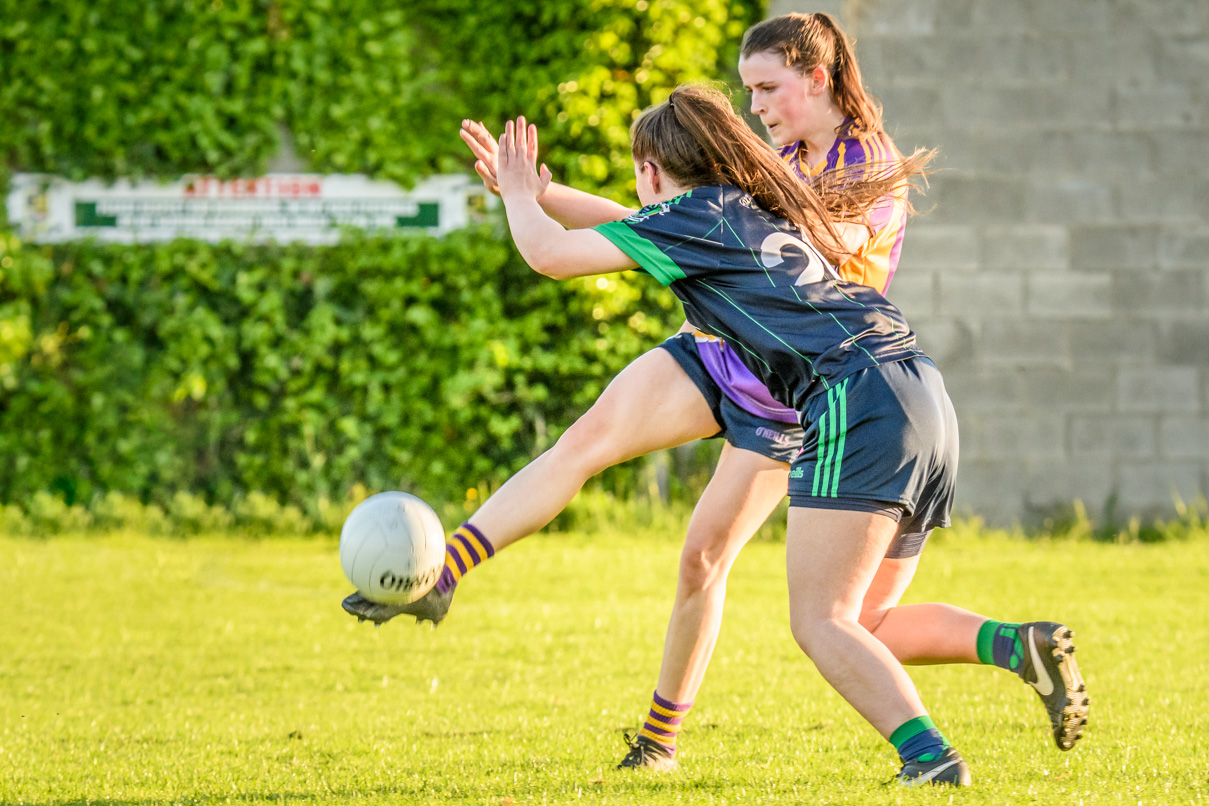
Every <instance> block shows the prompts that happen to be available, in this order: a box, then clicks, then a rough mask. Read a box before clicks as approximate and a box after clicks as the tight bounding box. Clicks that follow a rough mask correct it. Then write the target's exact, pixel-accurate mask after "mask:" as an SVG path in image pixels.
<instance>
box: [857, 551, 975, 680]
mask: <svg viewBox="0 0 1209 806" xmlns="http://www.w3.org/2000/svg"><path fill="white" fill-rule="evenodd" d="M918 566H919V556H915V557H908V558H905V559H897V560H888V559H887V560H882V562H881V565H880V566H879V567H878V569H877V574H876V575H875V576H874V577H873V583H872V584H871V585H870V586H869V592H868V593H867V594H865V600H864V602H863V604H862V607H861V617H860V623H861V626H863V627H864V628H865V629H867V630H869V631H870V632H871V633H873V636H874V637H875V638H877V640H879V641H881V642H882V643H883V644H885V645H886V648H887V649H889V650H890V651H891V652H893V653H894V657H896V658H897V659H898V661H899V663H903V664H907V665H924V664H932V663H979V662H980V661H979V660H978V631H979V629H981V628H982V625H983V624H984V623H985V622H986V620H987V617H986V616H980V615H978V614H977V613H971V612H970V611H969V610H963V609H961V608H960V607H954V606H953V605H947V604H937V603H929V604H915V605H904V606H899V604H898V601H899V599H901V598H902V595H903V593H904V592H905V591H906V590H907V585H909V584H910V583H911V579H912V578H913V577H914V576H915V569H916V568H917V567H918Z"/></svg>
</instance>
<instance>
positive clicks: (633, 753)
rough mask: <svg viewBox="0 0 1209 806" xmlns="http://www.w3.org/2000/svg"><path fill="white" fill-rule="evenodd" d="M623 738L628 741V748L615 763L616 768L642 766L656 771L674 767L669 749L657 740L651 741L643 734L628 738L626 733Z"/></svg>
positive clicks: (673, 758)
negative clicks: (619, 760)
mask: <svg viewBox="0 0 1209 806" xmlns="http://www.w3.org/2000/svg"><path fill="white" fill-rule="evenodd" d="M625 740H626V742H627V743H629V745H630V750H629V752H628V753H626V754H625V758H623V759H622V760H621V763H620V764H618V765H617V769H619V770H624V769H628V768H631V767H644V768H646V769H648V770H656V771H658V772H666V771H667V770H674V769H676V757H675V756H673V755H672V751H671V750H669V749H667V748H666V747H664V746H663V745H661V744H659V742H656V741H652V740H651V739H648V738H647V737H645V736H635V737H633V738H630V735H629V734H626V737H625Z"/></svg>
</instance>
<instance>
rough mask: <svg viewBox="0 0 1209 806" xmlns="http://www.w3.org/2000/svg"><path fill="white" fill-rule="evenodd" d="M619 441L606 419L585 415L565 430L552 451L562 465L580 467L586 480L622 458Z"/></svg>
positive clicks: (570, 470) (567, 470)
mask: <svg viewBox="0 0 1209 806" xmlns="http://www.w3.org/2000/svg"><path fill="white" fill-rule="evenodd" d="M617 444H618V440H617V439H615V438H614V434H613V431H612V427H611V424H610V423H609V422H608V421H607V420H605V419H603V418H590V417H588V416H587V415H584V416H583V417H580V418H579V419H578V420H576V421H575V422H574V423H572V425H571V427H570V428H568V429H567V430H566V431H564V432H563V435H562V436H561V437H559V438H558V442H556V443H555V444H554V447H553V448H552V449H551V450H552V451H553V452H554V454H555V455H556V457H557V462H558V466H559V467H560V468H563V469H564V470H565V471H566V472H575V471H577V470H578V471H579V472H580V474H581V475H583V476H584V478H585V479H587V478H590V477H592V476H594V475H596V474H597V473H599V472H600V471H602V470H604V469H605V468H607V467H611V466H613V465H615V464H617V462H618V461H620V457H618V455H617V451H616V447H615V446H616V445H617Z"/></svg>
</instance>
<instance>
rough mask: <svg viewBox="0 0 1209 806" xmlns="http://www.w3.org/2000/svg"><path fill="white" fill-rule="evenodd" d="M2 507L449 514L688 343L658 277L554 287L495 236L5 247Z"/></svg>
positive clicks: (1, 254)
mask: <svg viewBox="0 0 1209 806" xmlns="http://www.w3.org/2000/svg"><path fill="white" fill-rule="evenodd" d="M0 266H2V267H3V269H2V271H0V389H2V390H3V398H2V399H0V455H3V456H4V457H5V462H4V463H2V464H0V502H13V501H17V502H20V501H26V500H29V499H31V498H32V496H33V495H34V494H36V493H38V492H40V491H47V490H54V491H57V492H58V493H60V494H61V495H63V496H64V497H65V499H66V500H67V501H68V502H71V501H75V500H89V499H90V498H91V497H92V496H94V495H96V494H99V493H103V492H107V491H119V492H124V493H130V494H134V495H137V496H139V497H140V498H141V499H142V500H162V501H166V500H168V499H170V498H171V497H172V496H173V495H174V494H175V493H176V492H178V491H189V492H194V493H201V494H204V495H205V496H206V497H207V498H209V499H211V500H218V501H224V502H228V501H231V500H232V499H233V498H234V497H235V496H236V495H238V494H241V493H245V492H248V491H258V492H262V493H267V494H270V495H273V496H277V497H278V498H279V499H280V500H283V501H294V502H307V501H312V500H316V499H319V498H333V499H336V498H340V497H342V496H343V495H344V494H345V493H346V491H347V490H348V489H349V488H350V487H351V486H353V485H354V484H358V483H359V484H362V485H365V486H366V487H368V488H369V489H387V488H396V487H403V488H406V489H410V490H413V491H416V492H419V493H421V494H426V495H432V496H435V497H438V498H441V499H444V500H449V498H450V497H455V496H461V495H462V494H464V492H465V490H466V489H468V488H471V487H478V486H480V485H485V486H488V487H490V486H494V485H495V484H498V483H499V482H501V481H502V480H503V479H505V478H507V476H509V475H510V474H511V473H513V472H514V471H515V470H517V469H519V468H520V467H521V466H522V465H523V464H524V463H525V462H526V461H528V459H530V458H531V457H533V456H535V455H536V454H537V453H539V452H541V451H542V450H543V449H544V448H545V447H547V446H548V445H549V444H550V443H551V440H552V439H553V438H554V437H555V436H556V435H557V433H558V431H559V429H560V428H561V427H565V426H566V425H569V424H570V423H571V422H572V421H573V420H574V418H575V417H576V416H577V414H578V413H579V412H581V411H582V410H584V409H585V408H586V407H587V406H588V405H590V404H591V402H592V401H593V400H594V399H595V397H596V396H597V395H598V394H599V393H600V391H601V390H602V389H603V386H604V384H605V383H607V381H608V380H609V379H610V378H611V377H612V376H613V375H614V374H615V373H616V372H617V371H619V370H620V369H621V368H622V367H623V366H624V365H625V364H626V363H628V362H629V361H630V360H631V359H632V358H633V357H634V356H636V355H638V354H639V353H641V352H642V351H644V350H646V349H648V348H649V347H650V346H652V345H653V344H654V343H656V342H657V341H658V340H659V339H660V338H662V337H663V336H664V335H665V334H666V333H668V332H670V331H672V330H674V329H675V327H676V326H677V325H678V324H679V321H680V317H681V316H682V313H681V310H680V307H679V304H678V303H677V302H676V301H675V299H674V298H673V297H672V296H671V295H670V294H668V293H667V292H666V291H664V290H662V289H661V288H660V287H659V286H658V285H657V284H656V283H654V282H653V281H649V280H647V281H646V282H641V281H639V282H627V281H626V280H625V279H624V278H589V279H585V280H578V281H572V282H568V283H556V282H554V281H551V280H547V279H545V278H542V277H540V276H538V275H537V274H535V273H533V272H532V271H531V270H530V269H529V268H528V267H527V266H526V265H525V264H524V263H523V261H521V260H520V258H519V256H518V255H517V254H516V252H515V251H514V250H513V249H512V248H511V247H510V246H508V245H506V244H505V243H503V242H502V241H501V240H500V239H499V237H498V233H495V232H493V231H492V230H491V229H490V228H489V227H488V226H477V227H474V228H471V229H468V230H466V231H463V232H459V233H455V234H452V235H450V236H448V237H447V238H445V239H443V240H439V239H435V238H429V237H423V236H419V237H410V238H372V237H361V236H356V235H350V236H349V238H348V239H347V240H346V241H345V242H343V243H341V244H340V245H338V246H334V247H327V248H318V249H316V248H307V247H303V246H277V245H264V246H249V245H240V244H235V243H226V244H222V245H218V246H212V245H208V244H205V243H199V242H193V241H178V242H175V243H170V244H165V245H161V246H152V247H146V248H140V249H130V248H126V247H122V246H102V245H97V244H94V243H82V244H73V245H64V246H57V247H54V248H30V247H23V246H21V245H19V244H18V242H17V240H16V239H15V238H14V237H12V236H4V237H0Z"/></svg>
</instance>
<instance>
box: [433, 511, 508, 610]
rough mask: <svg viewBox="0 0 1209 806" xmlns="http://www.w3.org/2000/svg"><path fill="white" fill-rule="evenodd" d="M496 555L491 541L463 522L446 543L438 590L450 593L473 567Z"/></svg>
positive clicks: (438, 579)
mask: <svg viewBox="0 0 1209 806" xmlns="http://www.w3.org/2000/svg"><path fill="white" fill-rule="evenodd" d="M494 556H495V547H494V546H492V545H491V541H489V540H488V539H487V538H485V537H483V533H482V532H480V531H479V530H478V529H476V528H474V527H473V526H471V525H470V524H469V523H463V524H462V525H461V526H459V527H458V528H457V529H456V530H454V533H453V535H452V536H451V537H450V538H449V542H448V543H446V544H445V568H444V569H442V571H441V576H440V577H438V578H437V585H436V588H437V591H438V592H439V593H448V592H449V591H451V590H453V589H454V588H455V587H457V584H458V582H459V581H460V580H461V579H462V577H463V576H465V575H466V573H467V572H468V571H469V570H470V569H471V568H474V567H475V566H476V565H478V564H479V563H481V562H482V561H483V560H486V559H488V558H490V557H494Z"/></svg>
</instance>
